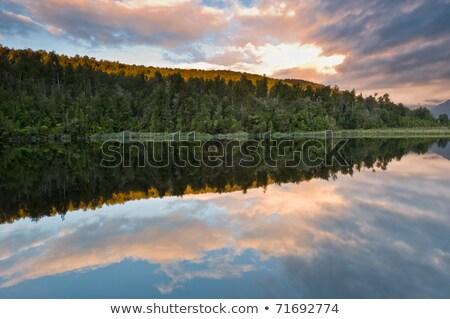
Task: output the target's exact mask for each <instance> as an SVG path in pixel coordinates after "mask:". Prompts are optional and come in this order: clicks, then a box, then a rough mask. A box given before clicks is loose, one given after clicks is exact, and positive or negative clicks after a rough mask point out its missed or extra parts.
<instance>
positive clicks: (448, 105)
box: [431, 100, 450, 117]
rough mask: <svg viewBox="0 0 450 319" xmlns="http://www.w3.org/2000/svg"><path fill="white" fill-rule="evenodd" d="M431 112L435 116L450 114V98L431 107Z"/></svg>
mask: <svg viewBox="0 0 450 319" xmlns="http://www.w3.org/2000/svg"><path fill="white" fill-rule="evenodd" d="M431 113H432V114H433V115H434V116H435V117H439V115H441V114H447V115H448V116H450V100H447V101H445V102H444V103H441V104H439V105H436V106H434V107H433V108H431Z"/></svg>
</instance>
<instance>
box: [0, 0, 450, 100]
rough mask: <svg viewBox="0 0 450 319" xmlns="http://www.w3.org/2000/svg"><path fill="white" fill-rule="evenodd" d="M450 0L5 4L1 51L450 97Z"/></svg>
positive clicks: (20, 0) (51, 0) (0, 8)
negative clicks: (26, 50)
mask: <svg viewBox="0 0 450 319" xmlns="http://www.w3.org/2000/svg"><path fill="white" fill-rule="evenodd" d="M449 17H450V0H395V1H393V0H372V1H363V0H352V1H350V0H341V1H336V0H296V1H290V0H285V1H278V0H271V1H269V0H245V1H239V0H231V1H222V0H165V1H164V0H41V1H35V0H0V44H2V45H4V46H7V47H13V48H17V49H18V48H31V49H44V50H48V51H52V50H53V51H55V52H57V53H62V54H67V55H70V56H72V55H75V54H79V55H89V56H93V57H96V58H98V59H107V60H113V61H120V62H124V63H130V64H143V65H148V66H150V65H151V66H163V67H180V68H198V69H230V70H236V71H245V72H250V73H257V74H266V75H268V76H272V77H276V78H299V79H304V80H310V81H314V82H319V83H323V84H329V85H332V86H334V85H338V86H339V87H340V88H342V89H353V88H354V89H356V91H357V92H362V93H363V94H365V95H369V94H374V93H379V94H383V93H386V92H387V93H389V94H390V95H391V98H392V99H393V100H394V101H396V102H402V103H404V104H406V105H433V104H438V103H440V102H443V101H445V100H447V99H450V63H449V61H450V18H449Z"/></svg>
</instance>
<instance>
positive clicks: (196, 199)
mask: <svg viewBox="0 0 450 319" xmlns="http://www.w3.org/2000/svg"><path fill="white" fill-rule="evenodd" d="M188 144H189V143H188ZM124 145H125V144H117V143H113V144H111V145H110V146H114V147H116V148H110V149H109V150H110V151H111V150H112V152H113V153H110V154H105V149H103V151H102V148H101V145H100V144H93V143H81V144H77V143H72V144H43V145H39V146H24V145H21V146H19V145H2V146H1V147H0V170H1V172H2V173H1V176H0V223H1V224H0V298H450V144H449V143H448V140H445V139H406V138H403V139H393V138H391V139H352V140H350V141H348V142H347V143H346V144H345V145H344V146H343V148H342V159H343V160H344V163H345V164H344V163H343V162H340V161H339V160H336V161H331V162H329V163H328V164H329V165H326V164H325V162H327V161H324V162H317V161H316V160H317V159H318V158H322V159H326V156H327V155H324V156H322V155H321V154H320V151H318V153H315V156H314V158H313V160H312V161H311V162H310V163H306V164H305V163H301V162H300V161H298V162H296V165H286V161H282V160H281V157H282V156H281V155H280V154H279V153H278V154H275V155H274V156H272V155H273V154H271V152H270V151H269V152H266V151H265V150H267V148H265V149H264V150H262V151H261V152H260V153H259V154H266V155H267V154H268V155H269V156H268V157H267V158H269V159H270V161H263V162H261V161H258V162H257V163H254V162H252V159H251V158H250V159H249V157H248V156H249V153H247V154H245V152H244V153H242V154H241V153H236V154H237V155H236V154H235V155H236V156H237V159H240V160H242V159H244V160H245V161H246V163H250V164H249V165H241V164H242V163H243V162H239V161H238V162H232V163H231V164H230V165H225V162H226V161H220V160H218V158H217V157H216V158H212V157H211V156H208V155H211V153H214V154H216V155H217V154H218V153H220V144H219V143H217V142H214V141H212V142H211V143H210V145H208V149H207V150H205V149H201V150H195V151H193V150H187V151H186V152H184V151H183V152H184V153H183V152H182V151H179V152H180V153H179V154H178V153H177V157H176V158H177V159H178V160H174V159H173V158H172V157H171V158H170V161H169V162H168V163H167V165H161V167H155V165H153V166H152V165H149V160H148V158H147V155H148V154H153V155H154V154H155V153H158V156H156V157H159V158H161V154H162V153H164V152H163V150H164V147H163V146H161V147H159V148H158V147H156V146H155V145H152V146H150V147H149V148H145V149H141V148H140V147H141V145H137V146H136V145H134V146H133V143H131V144H127V145H126V146H124ZM299 145H304V143H300V142H298V141H294V143H293V144H292V145H288V146H287V148H286V154H288V155H289V154H291V155H292V156H291V157H290V161H291V162H292V160H294V159H295V158H297V157H298V155H299V154H302V152H304V149H301V150H300V151H299V152H298V153H296V152H295V151H296V150H298V149H299V148H300V146H299ZM210 146H211V147H210ZM103 147H104V145H103ZM156 149H158V150H159V151H155V150H156ZM260 149H261V148H258V147H257V148H254V149H252V150H250V151H249V152H253V155H255V154H256V153H258V152H259V150H260ZM313 151H317V147H316V148H314V149H313ZM121 152H122V153H121ZM176 152H177V151H176ZM236 152H237V151H236ZM255 152H256V153H255ZM277 152H278V151H277ZM169 153H170V152H169ZM182 153H183V154H184V155H181V154H182ZM197 153H198V155H199V156H200V157H201V158H202V159H203V160H202V161H201V164H200V165H187V166H186V165H185V166H183V165H179V163H180V160H183V159H184V160H186V159H187V158H189V154H191V155H192V154H193V155H195V154H197ZM112 154H116V155H118V156H119V154H120V159H118V158H111V155H112ZM171 154H173V151H172V153H171ZM286 154H284V153H283V154H282V155H286ZM227 156H228V155H227ZM205 159H206V161H207V162H205ZM253 159H254V158H253ZM105 160H106V161H105ZM118 160H119V161H118ZM150 162H151V161H150ZM205 163H206V164H207V165H206V164H205Z"/></svg>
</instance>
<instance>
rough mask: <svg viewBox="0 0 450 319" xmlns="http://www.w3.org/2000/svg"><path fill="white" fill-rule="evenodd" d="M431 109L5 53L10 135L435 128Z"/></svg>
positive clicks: (270, 82)
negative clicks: (31, 133) (411, 108)
mask: <svg viewBox="0 0 450 319" xmlns="http://www.w3.org/2000/svg"><path fill="white" fill-rule="evenodd" d="M439 125H441V124H440V122H439V121H438V120H436V119H434V118H433V116H432V115H431V113H430V111H429V110H428V109H426V108H419V109H416V110H410V109H408V108H407V107H405V106H403V105H402V104H396V103H394V102H393V101H391V100H390V98H389V95H388V94H385V95H383V96H378V97H374V96H369V97H363V96H362V95H361V94H360V95H356V93H355V91H354V90H353V91H341V90H339V88H337V87H334V88H331V87H329V86H324V85H320V84H316V83H312V82H308V81H303V80H277V79H273V78H269V77H265V76H260V75H255V74H248V73H241V72H234V71H204V70H183V69H168V68H156V67H146V66H137V65H126V64H123V63H119V62H110V61H97V60H96V59H94V58H89V57H87V56H84V57H80V56H74V57H68V56H65V55H58V54H55V53H54V52H45V51H33V50H30V49H28V50H14V49H9V48H6V47H2V46H0V133H1V134H2V135H4V136H5V135H6V136H7V135H10V134H13V133H15V134H27V132H36V131H37V132H39V133H44V134H45V133H47V132H48V133H67V134H71V135H78V136H86V135H87V134H92V133H100V134H102V133H111V132H121V131H135V132H176V131H182V132H189V131H197V132H203V133H210V134H221V133H236V132H242V131H245V132H251V133H261V132H267V131H272V132H298V131H321V130H327V129H371V128H385V127H432V126H439Z"/></svg>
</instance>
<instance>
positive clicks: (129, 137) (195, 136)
mask: <svg viewBox="0 0 450 319" xmlns="http://www.w3.org/2000/svg"><path fill="white" fill-rule="evenodd" d="M327 134H333V136H334V137H335V138H413V137H414V138H420V137H436V138H440V137H448V138H450V129H449V128H443V127H438V128H395V129H371V130H339V131H320V132H290V133H280V132H274V133H271V135H272V138H276V139H280V138H299V139H300V138H319V139H320V138H325V136H326V135H327ZM268 137H269V133H264V134H261V133H257V134H256V133H246V132H239V133H229V134H215V135H212V134H205V133H198V132H190V133H186V132H177V133H166V132H161V133H149V132H120V133H111V134H96V135H91V136H90V137H89V139H90V140H91V141H93V142H102V141H108V140H116V141H133V140H140V141H164V140H204V141H207V140H213V139H217V140H248V139H264V138H268Z"/></svg>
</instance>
